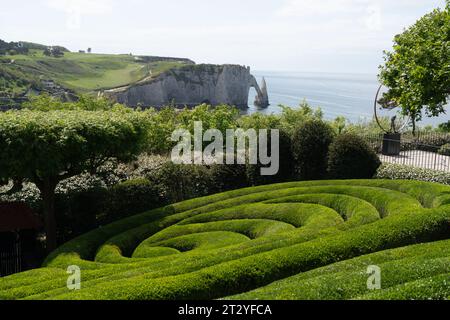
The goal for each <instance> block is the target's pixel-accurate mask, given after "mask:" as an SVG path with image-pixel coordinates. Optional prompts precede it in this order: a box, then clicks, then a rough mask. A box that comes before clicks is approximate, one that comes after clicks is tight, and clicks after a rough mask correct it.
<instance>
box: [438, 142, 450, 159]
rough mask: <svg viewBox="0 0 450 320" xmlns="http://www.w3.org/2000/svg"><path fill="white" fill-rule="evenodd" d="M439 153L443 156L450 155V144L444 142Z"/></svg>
mask: <svg viewBox="0 0 450 320" xmlns="http://www.w3.org/2000/svg"><path fill="white" fill-rule="evenodd" d="M438 153H439V154H441V155H443V156H450V144H448V143H447V144H444V145H443V146H442V147H441V148H440V149H439V150H438Z"/></svg>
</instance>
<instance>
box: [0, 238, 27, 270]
mask: <svg viewBox="0 0 450 320" xmlns="http://www.w3.org/2000/svg"><path fill="white" fill-rule="evenodd" d="M21 271H22V248H21V243H20V238H19V234H17V233H4V234H1V235H0V277H5V276H8V275H11V274H14V273H18V272H21Z"/></svg>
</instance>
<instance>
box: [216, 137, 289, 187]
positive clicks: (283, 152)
mask: <svg viewBox="0 0 450 320" xmlns="http://www.w3.org/2000/svg"><path fill="white" fill-rule="evenodd" d="M269 137H270V136H269ZM270 145H271V139H270V138H269V139H268V146H270ZM278 147H279V159H280V164H279V170H278V173H277V174H276V175H273V176H262V175H261V168H263V167H264V166H262V165H261V164H257V165H248V166H247V176H248V179H249V183H250V185H253V186H258V185H263V184H273V183H279V182H286V181H291V180H294V179H295V161H294V158H293V156H292V139H291V137H290V136H289V135H288V134H287V133H286V132H285V131H283V130H280V131H279V142H278ZM241 187H244V186H241ZM222 191H225V189H223V190H222Z"/></svg>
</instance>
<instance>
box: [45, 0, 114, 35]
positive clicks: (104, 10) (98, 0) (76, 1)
mask: <svg viewBox="0 0 450 320" xmlns="http://www.w3.org/2000/svg"><path fill="white" fill-rule="evenodd" d="M45 4H46V5H47V6H48V7H49V8H52V9H55V10H59V11H63V12H64V13H65V14H66V27H67V28H68V29H69V30H78V29H81V24H82V16H83V15H104V14H109V13H111V12H112V0H46V2H45Z"/></svg>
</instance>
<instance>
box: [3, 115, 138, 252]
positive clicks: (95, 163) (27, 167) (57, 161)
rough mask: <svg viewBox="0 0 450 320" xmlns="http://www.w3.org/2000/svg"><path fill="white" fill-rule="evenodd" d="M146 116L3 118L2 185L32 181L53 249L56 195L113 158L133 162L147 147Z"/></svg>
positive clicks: (29, 116)
mask: <svg viewBox="0 0 450 320" xmlns="http://www.w3.org/2000/svg"><path fill="white" fill-rule="evenodd" d="M146 128H147V121H146V118H145V115H143V114H140V113H137V112H134V111H130V110H125V109H120V110H116V111H109V112H105V111H81V110H77V111H68V110H63V111H60V110H58V111H47V112H44V111H30V110H22V111H8V112H5V113H1V114H0V150H2V153H1V154H0V179H27V180H29V181H32V182H33V183H35V184H36V186H37V187H38V188H39V190H40V192H41V197H42V199H43V206H44V213H45V214H44V217H45V224H46V231H47V245H48V248H50V249H54V247H55V246H56V221H55V208H54V203H55V199H54V197H55V189H56V187H57V185H58V183H59V182H60V181H62V180H64V179H67V178H70V177H73V176H76V175H78V174H81V173H83V172H84V171H89V172H95V170H96V169H97V168H98V167H99V166H101V165H103V164H104V163H105V162H106V161H108V160H110V159H111V158H115V159H118V160H121V161H129V160H131V159H133V158H134V157H135V156H136V155H137V154H139V153H140V151H141V150H142V147H143V143H144V142H145V134H146Z"/></svg>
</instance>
